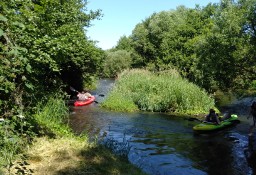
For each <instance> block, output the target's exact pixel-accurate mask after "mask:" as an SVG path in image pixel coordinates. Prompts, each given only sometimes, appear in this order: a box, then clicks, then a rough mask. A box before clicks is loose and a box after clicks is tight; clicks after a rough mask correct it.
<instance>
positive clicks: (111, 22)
mask: <svg viewBox="0 0 256 175" xmlns="http://www.w3.org/2000/svg"><path fill="white" fill-rule="evenodd" d="M219 2H220V0H88V1H87V3H88V4H87V6H86V7H87V10H88V11H89V10H93V11H95V10H97V9H101V10H102V14H103V17H102V18H101V20H97V19H95V20H93V21H91V24H92V26H91V27H89V28H87V29H86V30H87V33H86V35H87V37H89V39H91V40H94V41H96V42H97V44H96V45H97V47H99V48H102V49H103V50H107V49H111V48H113V47H114V46H116V44H117V42H118V40H119V39H120V37H122V36H129V35H131V34H132V30H133V29H134V28H135V26H136V25H137V24H139V23H141V22H142V21H144V20H145V19H146V18H148V17H150V16H151V15H152V14H153V13H154V12H156V13H158V12H160V11H167V10H175V9H176V7H178V6H180V5H184V6H185V7H187V8H195V5H196V4H198V5H199V6H201V7H203V6H206V5H207V4H208V3H219Z"/></svg>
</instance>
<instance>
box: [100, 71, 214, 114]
mask: <svg viewBox="0 0 256 175" xmlns="http://www.w3.org/2000/svg"><path fill="white" fill-rule="evenodd" d="M102 106H103V107H106V108H109V109H111V110H122V111H136V110H142V111H152V112H174V113H180V114H197V113H205V112H208V110H209V108H213V107H214V106H215V103H214V99H213V98H211V97H210V96H209V95H208V94H207V93H206V91H205V90H203V89H201V88H200V87H198V86H196V85H195V84H193V83H191V82H188V81H187V80H186V79H184V78H182V77H181V76H179V74H178V73H177V72H176V71H175V70H171V71H168V72H160V73H152V72H149V71H147V70H140V69H132V70H126V71H124V72H122V73H121V74H119V76H118V79H117V81H116V83H115V87H114V88H113V90H112V91H111V92H110V94H109V95H108V97H107V99H106V100H105V102H104V103H103V104H102Z"/></svg>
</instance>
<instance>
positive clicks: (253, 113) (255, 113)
mask: <svg viewBox="0 0 256 175" xmlns="http://www.w3.org/2000/svg"><path fill="white" fill-rule="evenodd" d="M249 118H252V120H251V122H250V129H249V134H248V135H249V136H252V134H253V130H254V128H255V123H256V101H254V102H253V103H252V105H251V110H250V115H249V116H248V117H247V119H249Z"/></svg>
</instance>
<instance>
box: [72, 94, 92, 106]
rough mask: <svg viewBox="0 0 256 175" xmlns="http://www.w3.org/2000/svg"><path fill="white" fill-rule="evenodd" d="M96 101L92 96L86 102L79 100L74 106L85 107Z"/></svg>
mask: <svg viewBox="0 0 256 175" xmlns="http://www.w3.org/2000/svg"><path fill="white" fill-rule="evenodd" d="M94 100H95V97H94V96H91V97H90V98H88V99H87V100H84V101H80V100H77V101H75V103H74V106H85V105H88V104H91V103H92V102H94Z"/></svg>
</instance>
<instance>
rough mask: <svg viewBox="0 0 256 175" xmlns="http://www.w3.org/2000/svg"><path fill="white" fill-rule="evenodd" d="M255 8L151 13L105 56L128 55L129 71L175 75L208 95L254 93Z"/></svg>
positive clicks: (241, 0) (228, 1)
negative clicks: (230, 91)
mask: <svg viewBox="0 0 256 175" xmlns="http://www.w3.org/2000/svg"><path fill="white" fill-rule="evenodd" d="M255 8H256V1H255V0H235V1H234V0H222V1H220V3H218V4H208V5H207V6H205V7H199V6H197V7H195V8H194V9H192V8H186V7H184V6H180V7H178V8H177V9H176V10H169V11H162V12H159V13H154V14H152V15H151V16H150V17H148V18H146V19H145V20H143V21H142V22H141V23H139V24H137V25H136V27H135V28H134V30H133V31H132V34H131V35H130V36H123V37H121V38H120V40H119V42H118V44H117V46H116V47H115V48H113V49H111V50H108V52H110V53H111V54H112V55H115V57H117V55H116V54H117V52H120V51H122V52H124V51H126V52H128V53H129V55H130V58H129V59H128V60H132V61H131V62H130V68H146V69H149V70H152V71H163V70H169V69H176V70H177V71H178V72H179V73H180V74H181V75H182V76H183V77H184V78H187V79H188V80H189V81H191V82H193V83H195V84H197V85H198V86H200V87H202V88H204V89H206V90H207V91H208V92H214V91H216V90H217V89H220V90H222V91H228V90H239V89H243V90H244V89H248V88H254V89H256V87H255V81H256V80H255V73H256V72H255V71H256V61H255V56H256V52H255V47H256V42H255V41H256V40H255V39H256V26H255V20H256V10H255ZM114 53H116V54H114ZM111 54H109V55H111ZM120 57H121V56H120ZM112 59H114V57H112V58H111V57H108V58H107V59H106V62H109V63H111V60H112ZM116 64H118V63H116ZM115 67H118V66H117V65H115ZM118 73H120V69H116V71H112V76H116V74H118ZM107 75H109V74H107Z"/></svg>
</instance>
